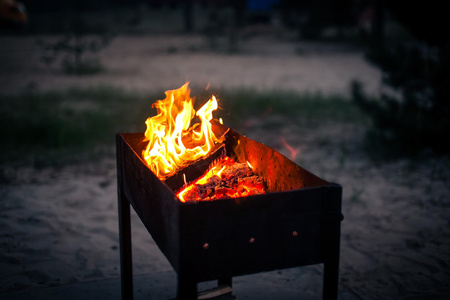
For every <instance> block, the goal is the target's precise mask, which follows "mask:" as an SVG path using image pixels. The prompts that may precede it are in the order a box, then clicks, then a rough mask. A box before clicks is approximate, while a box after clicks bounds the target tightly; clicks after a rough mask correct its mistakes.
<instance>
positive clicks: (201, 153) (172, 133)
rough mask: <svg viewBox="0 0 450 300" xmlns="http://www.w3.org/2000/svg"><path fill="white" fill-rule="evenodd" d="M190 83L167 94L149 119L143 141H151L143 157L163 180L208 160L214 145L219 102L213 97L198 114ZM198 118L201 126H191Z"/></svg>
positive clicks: (159, 101)
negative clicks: (213, 129) (196, 161)
mask: <svg viewBox="0 0 450 300" xmlns="http://www.w3.org/2000/svg"><path fill="white" fill-rule="evenodd" d="M188 85H189V82H187V83H186V84H184V85H183V86H182V87H180V88H179V89H176V90H169V91H166V93H165V94H166V98H165V99H164V100H158V101H157V102H155V103H154V104H153V106H152V107H155V108H156V111H157V115H156V116H154V117H150V118H148V119H147V121H146V122H145V124H146V125H147V130H146V131H145V139H144V141H148V145H147V147H146V149H145V150H144V151H143V152H142V156H143V158H144V159H145V161H146V162H147V164H148V166H149V167H150V169H151V170H152V171H153V172H154V173H155V174H156V176H157V177H158V178H159V179H161V180H164V179H165V178H167V177H169V176H171V175H173V174H175V173H176V172H177V171H178V170H179V169H180V168H181V167H183V166H185V165H187V164H188V163H190V162H193V161H195V160H197V159H199V158H202V157H205V156H207V155H208V154H209V152H210V150H211V149H212V147H213V146H214V144H215V143H218V142H221V141H219V139H218V138H217V137H216V136H215V135H214V133H213V131H212V129H211V123H210V121H211V120H212V118H213V115H212V112H213V111H214V110H216V109H217V107H218V103H217V99H216V98H215V97H214V96H212V97H211V99H209V100H208V102H206V103H205V105H203V106H202V107H201V108H200V109H199V110H198V111H197V112H195V110H194V106H193V99H192V98H191V97H190V89H189V87H188ZM195 116H197V117H198V119H199V120H200V123H196V124H194V125H192V126H191V121H192V119H193V118H194V117H195Z"/></svg>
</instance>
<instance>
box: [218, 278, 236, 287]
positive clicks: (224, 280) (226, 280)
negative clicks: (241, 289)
mask: <svg viewBox="0 0 450 300" xmlns="http://www.w3.org/2000/svg"><path fill="white" fill-rule="evenodd" d="M217 285H218V286H221V285H228V286H229V287H232V286H233V277H228V278H219V279H218V280H217Z"/></svg>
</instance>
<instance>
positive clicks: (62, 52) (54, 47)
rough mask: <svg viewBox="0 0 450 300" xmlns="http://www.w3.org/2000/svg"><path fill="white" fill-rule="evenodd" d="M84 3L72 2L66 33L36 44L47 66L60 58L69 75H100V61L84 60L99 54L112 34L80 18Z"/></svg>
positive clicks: (99, 25) (104, 28)
mask: <svg viewBox="0 0 450 300" xmlns="http://www.w3.org/2000/svg"><path fill="white" fill-rule="evenodd" d="M83 3H84V2H83V1H81V2H79V1H78V0H75V1H73V6H72V8H73V9H72V10H71V12H70V18H71V21H70V22H69V23H68V28H66V34H64V35H63V36H61V37H60V38H58V39H57V40H56V41H54V42H47V41H44V40H42V39H39V40H38V41H37V44H38V45H39V46H40V47H41V48H42V50H43V54H42V56H41V60H42V62H44V63H45V64H47V65H50V64H52V63H53V62H54V61H56V60H57V59H58V58H60V57H61V56H62V60H61V64H62V67H63V70H64V71H65V72H66V73H68V74H76V75H86V74H95V73H97V72H100V71H101V70H102V69H103V66H102V64H101V62H100V60H99V59H98V58H93V57H86V54H87V53H97V52H99V51H101V50H102V49H103V48H105V47H106V46H107V45H108V44H109V43H110V41H111V39H112V34H111V33H109V32H108V31H107V29H106V27H105V26H102V25H101V24H90V23H89V22H87V21H86V20H85V19H84V18H83V16H82V7H83V6H82V4H83ZM80 5H81V6H80Z"/></svg>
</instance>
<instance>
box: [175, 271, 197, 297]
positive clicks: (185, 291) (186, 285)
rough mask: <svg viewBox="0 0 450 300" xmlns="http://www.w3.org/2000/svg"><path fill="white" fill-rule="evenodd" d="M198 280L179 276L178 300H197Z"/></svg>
mask: <svg viewBox="0 0 450 300" xmlns="http://www.w3.org/2000/svg"><path fill="white" fill-rule="evenodd" d="M197 293H198V292H197V282H195V281H192V280H191V279H189V278H185V277H183V276H178V286H177V300H197Z"/></svg>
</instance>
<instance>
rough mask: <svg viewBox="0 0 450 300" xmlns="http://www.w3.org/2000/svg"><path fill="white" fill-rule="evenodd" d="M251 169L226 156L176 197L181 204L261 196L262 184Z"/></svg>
mask: <svg viewBox="0 0 450 300" xmlns="http://www.w3.org/2000/svg"><path fill="white" fill-rule="evenodd" d="M252 169H253V168H252V167H251V165H250V163H249V162H247V164H242V163H237V162H236V161H235V160H234V159H232V158H230V157H227V156H226V157H224V158H222V159H221V160H220V161H219V162H217V164H216V165H215V166H213V167H212V168H211V169H210V170H209V171H208V172H206V173H205V174H204V175H203V176H202V177H200V178H198V179H197V180H196V181H195V182H193V183H191V184H189V185H187V186H185V187H183V188H182V189H181V190H180V191H179V192H178V193H177V197H178V199H180V201H181V202H190V201H211V200H216V199H223V198H238V197H246V196H251V195H258V194H263V193H265V185H264V182H263V180H262V178H260V177H259V176H256V175H255V174H254V173H253V170H252Z"/></svg>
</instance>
